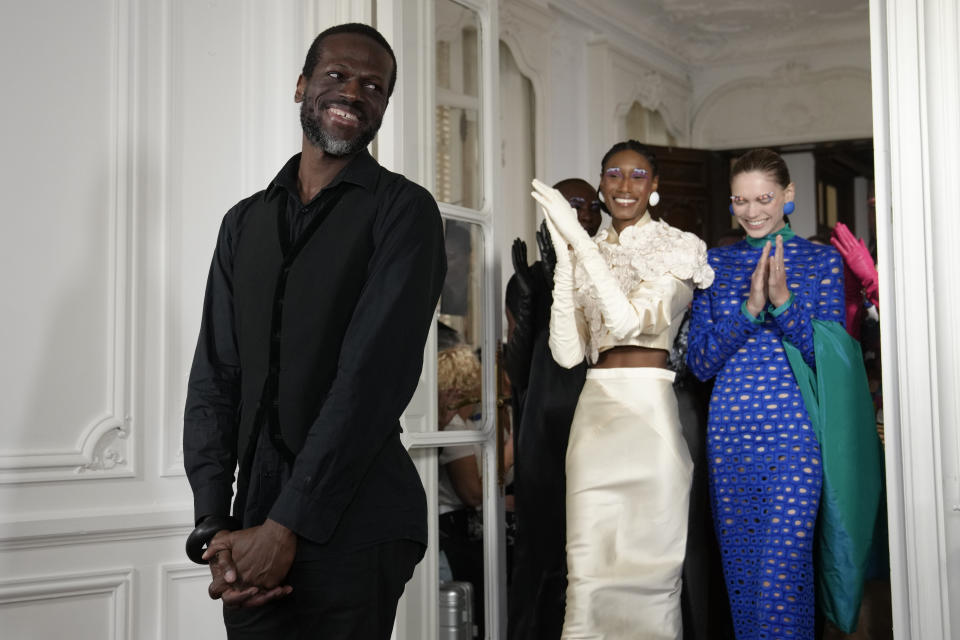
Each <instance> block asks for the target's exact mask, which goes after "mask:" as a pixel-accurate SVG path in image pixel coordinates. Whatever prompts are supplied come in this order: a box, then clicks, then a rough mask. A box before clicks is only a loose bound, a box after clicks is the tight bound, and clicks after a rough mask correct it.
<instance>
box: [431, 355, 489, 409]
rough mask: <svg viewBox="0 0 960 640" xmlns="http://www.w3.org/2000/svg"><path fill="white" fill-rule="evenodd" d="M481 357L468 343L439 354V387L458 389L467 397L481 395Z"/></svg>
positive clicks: (442, 389) (446, 389) (445, 389)
mask: <svg viewBox="0 0 960 640" xmlns="http://www.w3.org/2000/svg"><path fill="white" fill-rule="evenodd" d="M480 371H481V367H480V359H479V358H478V357H477V355H476V354H475V353H474V352H473V350H472V349H471V348H470V347H469V346H467V345H457V346H456V347H450V348H449V349H444V350H443V351H441V352H440V353H438V354H437V388H438V389H439V390H440V391H450V390H454V389H455V390H457V391H459V392H460V393H462V394H463V396H464V397H467V398H479V397H480Z"/></svg>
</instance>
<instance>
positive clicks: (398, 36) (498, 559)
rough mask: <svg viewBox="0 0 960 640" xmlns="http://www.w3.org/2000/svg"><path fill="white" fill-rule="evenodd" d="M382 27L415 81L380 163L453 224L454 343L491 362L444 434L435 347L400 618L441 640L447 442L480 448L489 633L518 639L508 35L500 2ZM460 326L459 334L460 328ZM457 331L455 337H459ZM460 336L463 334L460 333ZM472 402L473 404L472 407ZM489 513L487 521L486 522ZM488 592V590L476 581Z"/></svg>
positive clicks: (390, 14)
mask: <svg viewBox="0 0 960 640" xmlns="http://www.w3.org/2000/svg"><path fill="white" fill-rule="evenodd" d="M377 26H378V28H379V29H380V30H381V31H382V32H383V33H384V35H386V37H387V38H388V39H389V40H390V41H391V43H393V46H394V47H395V49H396V50H397V53H398V57H399V59H400V61H401V66H402V68H403V70H404V80H403V82H400V83H398V85H397V89H398V92H399V93H398V94H397V95H395V96H394V98H393V99H392V101H391V109H392V110H393V112H392V114H390V119H389V120H387V121H385V123H384V128H383V129H382V130H381V134H380V136H379V138H378V149H377V150H378V157H379V159H380V160H381V162H383V163H384V164H386V165H387V166H391V165H394V166H395V167H396V168H398V169H400V170H402V171H403V172H404V173H405V174H406V175H407V176H408V177H412V178H414V179H416V180H418V181H419V182H420V183H421V184H423V185H424V186H426V187H427V188H428V189H430V190H431V192H432V193H433V194H434V196H435V197H436V199H437V201H438V203H439V205H440V210H441V213H442V214H443V218H444V226H445V233H446V241H447V256H448V263H449V265H448V275H447V281H446V284H445V287H444V292H443V295H442V298H441V303H440V307H439V309H438V322H442V323H443V325H445V329H444V331H443V335H441V336H440V340H441V343H442V344H441V347H443V346H445V345H448V344H449V343H450V341H451V340H454V341H459V342H460V343H461V344H463V345H467V346H468V347H469V348H470V350H471V351H474V352H475V353H476V354H477V356H478V358H479V360H480V362H481V371H482V375H481V384H480V385H479V386H480V392H479V394H478V399H479V402H477V403H476V404H475V405H472V407H473V408H472V409H471V410H470V413H471V414H473V415H469V416H466V417H467V418H468V422H470V420H469V419H470V418H472V419H473V420H472V425H473V426H474V427H475V428H474V429H472V430H458V431H452V430H443V429H441V428H439V425H438V410H437V367H436V362H437V339H436V335H435V334H436V331H434V335H433V337H432V338H431V339H430V340H429V341H428V345H427V350H426V356H425V361H424V372H423V376H422V380H421V384H420V387H419V388H418V390H417V393H416V395H415V397H414V399H413V401H412V402H411V404H410V407H409V408H408V410H407V413H406V414H405V416H404V431H405V434H404V441H405V443H406V444H407V446H408V447H409V449H410V453H411V455H412V457H413V459H414V461H415V463H416V464H417V467H418V468H419V470H420V473H421V477H422V479H423V483H424V486H425V487H426V489H427V496H428V503H429V505H430V509H429V525H430V528H429V534H430V545H429V548H428V550H427V554H426V557H425V558H424V560H423V562H421V563H420V565H419V566H418V568H417V572H416V574H415V576H414V578H413V580H412V581H411V582H410V583H409V584H408V585H407V589H406V593H405V596H404V599H403V601H402V602H401V604H400V608H399V611H398V615H397V632H396V637H397V638H399V639H400V640H421V639H423V640H429V639H431V638H437V637H438V633H439V628H440V624H441V620H440V616H439V612H438V600H439V594H440V586H441V579H442V578H443V579H448V578H449V577H450V574H449V573H447V572H446V567H447V563H446V562H442V560H441V558H442V557H443V556H442V555H441V553H440V549H439V534H438V521H439V517H440V511H441V510H443V509H445V508H449V507H448V506H446V505H445V503H443V500H442V499H440V498H438V493H443V490H442V488H440V485H441V484H442V483H443V482H444V481H443V480H441V477H442V476H443V475H444V469H443V467H442V466H441V465H440V461H439V458H440V454H441V452H442V451H443V448H444V447H455V446H460V447H463V446H473V447H474V449H475V450H476V452H477V460H478V469H479V472H480V477H481V478H480V479H481V483H482V506H481V508H480V509H479V512H480V513H481V514H482V516H481V518H482V525H483V526H482V544H481V545H480V547H481V548H482V559H479V558H478V562H482V571H481V573H482V575H483V580H482V583H483V584H482V597H481V598H479V601H480V607H479V609H481V610H482V611H477V612H475V615H477V616H478V617H479V618H482V623H479V622H480V621H479V620H478V621H477V622H478V625H477V626H478V627H482V628H483V636H484V637H487V638H502V637H505V635H506V633H505V630H506V593H505V577H506V566H505V553H504V526H503V491H502V487H501V482H500V477H501V470H500V468H499V459H500V456H499V455H498V444H497V443H498V435H497V434H498V430H497V420H496V416H497V383H496V380H497V373H496V369H497V367H496V354H497V351H498V345H499V341H500V335H501V324H500V319H499V318H500V313H501V306H500V301H499V297H500V292H499V281H500V276H499V265H498V257H497V252H496V247H495V242H494V233H493V226H494V217H495V216H494V212H495V211H497V210H498V209H499V205H500V201H499V194H498V192H497V190H496V188H495V186H496V185H497V184H498V183H499V167H500V163H499V143H498V142H497V141H499V130H498V127H499V125H498V105H499V102H498V96H497V86H498V83H497V70H498V46H499V45H498V37H497V34H498V28H497V3H496V2H493V1H491V0H469V1H467V0H414V1H404V2H402V3H401V2H392V1H391V2H387V1H384V0H381V2H379V3H378V5H377ZM449 329H453V332H451V331H450V330H449ZM454 332H455V333H454ZM451 336H454V337H451ZM469 400H471V398H467V399H465V400H464V402H468V401H469ZM479 520H480V518H478V521H479ZM476 586H477V587H480V586H481V585H479V584H478V585H476Z"/></svg>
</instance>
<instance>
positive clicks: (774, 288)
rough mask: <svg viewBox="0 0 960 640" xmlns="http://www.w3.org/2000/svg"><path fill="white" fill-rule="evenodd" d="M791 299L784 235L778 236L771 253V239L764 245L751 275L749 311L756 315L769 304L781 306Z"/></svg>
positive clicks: (748, 299)
mask: <svg viewBox="0 0 960 640" xmlns="http://www.w3.org/2000/svg"><path fill="white" fill-rule="evenodd" d="M789 299H790V287H788V286H787V272H786V268H785V267H784V264H783V237H782V236H777V246H776V249H775V250H774V254H773V256H771V255H770V241H769V240H767V243H766V244H765V245H764V246H763V251H762V252H761V253H760V259H759V260H758V261H757V266H756V268H754V270H753V275H752V276H751V277H750V295H749V296H748V297H747V311H749V312H750V314H751V315H753V316H754V317H756V316H759V315H760V313H761V312H762V311H763V310H764V309H766V308H767V304H771V305H773V306H774V307H779V306H781V305H782V304H784V303H786V302H787V301H788V300H789Z"/></svg>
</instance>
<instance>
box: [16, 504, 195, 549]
mask: <svg viewBox="0 0 960 640" xmlns="http://www.w3.org/2000/svg"><path fill="white" fill-rule="evenodd" d="M192 530H193V509H192V508H186V507H184V508H179V509H166V510H159V511H158V510H152V511H141V510H135V511H134V510H130V511H123V512H120V511H114V512H107V513H92V512H90V511H84V512H83V515H63V516H54V517H50V518H42V519H35V520H20V521H16V522H4V523H0V552H7V551H22V550H28V549H46V548H54V547H70V546H75V545H81V544H93V543H102V542H122V541H129V540H145V539H154V538H171V537H174V538H176V537H182V538H183V540H184V542H186V537H187V535H189V533H190V531H192Z"/></svg>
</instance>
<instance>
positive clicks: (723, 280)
mask: <svg viewBox="0 0 960 640" xmlns="http://www.w3.org/2000/svg"><path fill="white" fill-rule="evenodd" d="M730 190H731V194H732V195H731V196H730V212H731V213H732V214H733V215H734V216H735V217H736V219H737V221H738V222H739V223H740V225H741V226H742V227H743V228H744V230H745V231H746V234H747V238H746V239H745V240H744V241H742V242H738V243H736V244H733V245H730V246H726V247H721V248H716V249H711V250H710V253H709V259H710V266H711V267H712V268H713V270H714V273H715V274H716V280H715V281H714V283H713V285H712V286H711V287H710V288H709V289H706V290H702V291H698V292H697V294H696V296H695V298H694V302H693V317H692V319H691V322H690V334H689V338H688V351H687V363H688V365H689V366H690V370H691V371H692V372H693V373H694V374H695V375H696V376H697V377H698V378H700V379H701V380H707V379H709V378H713V377H714V376H716V381H715V383H714V387H713V396H712V397H711V400H710V413H709V418H708V432H707V455H708V459H709V463H710V480H711V497H712V506H713V517H714V523H715V528H716V533H717V538H718V541H719V543H720V550H721V557H722V560H723V566H724V573H725V577H726V584H727V591H728V596H729V599H730V608H731V613H732V616H733V623H734V628H735V633H736V637H737V640H760V639H761V638H796V639H797V640H813V638H814V629H815V608H814V579H813V543H814V524H815V522H816V519H817V509H818V505H819V499H820V490H821V487H822V482H823V479H822V474H821V458H820V447H819V443H818V441H817V438H816V435H815V434H814V430H813V427H812V426H811V423H810V419H809V417H808V415H807V411H806V408H805V405H804V402H803V398H802V396H801V393H800V389H799V387H798V385H797V381H796V378H795V377H794V374H793V371H792V369H791V367H790V364H789V363H788V361H787V358H786V356H785V354H784V351H783V347H782V344H781V341H782V340H784V339H787V340H789V341H790V342H791V343H792V344H793V345H795V346H796V347H797V348H798V349H799V350H800V352H801V353H802V356H803V359H804V361H805V362H806V363H807V364H808V365H809V366H810V367H815V366H816V363H815V359H814V352H813V325H812V320H813V319H815V318H818V319H820V320H827V321H834V322H839V323H841V324H842V323H843V322H844V308H843V305H844V302H843V262H842V260H841V258H840V254H839V253H837V252H836V251H835V250H834V249H833V248H832V247H822V246H818V245H815V244H813V243H811V242H809V241H807V240H804V239H803V238H800V237H797V236H796V235H795V234H794V233H793V231H792V230H791V229H790V225H789V224H786V223H785V222H784V214H790V213H791V212H792V211H793V210H794V185H793V183H792V182H791V181H790V174H789V171H788V169H787V165H786V163H785V162H784V161H783V158H781V157H780V155H778V154H777V153H775V152H773V151H771V150H769V149H755V150H752V151H748V152H747V153H745V154H744V155H742V156H741V157H740V158H738V159H737V160H736V162H735V163H734V165H733V167H732V169H731V182H730Z"/></svg>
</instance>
